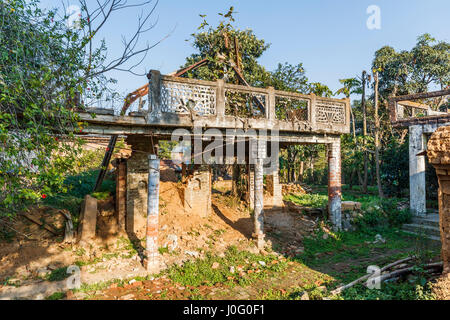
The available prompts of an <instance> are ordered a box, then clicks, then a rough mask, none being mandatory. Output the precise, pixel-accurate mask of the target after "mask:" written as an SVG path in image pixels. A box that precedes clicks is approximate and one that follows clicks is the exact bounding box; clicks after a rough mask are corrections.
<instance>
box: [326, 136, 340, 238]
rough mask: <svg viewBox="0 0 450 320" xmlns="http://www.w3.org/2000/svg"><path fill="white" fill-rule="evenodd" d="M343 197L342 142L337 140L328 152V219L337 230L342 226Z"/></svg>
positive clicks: (330, 145)
mask: <svg viewBox="0 0 450 320" xmlns="http://www.w3.org/2000/svg"><path fill="white" fill-rule="evenodd" d="M341 195H342V191H341V140H340V138H336V140H335V141H334V142H333V143H331V144H329V150H328V218H329V219H330V221H331V223H332V224H333V227H334V229H335V230H340V229H341V226H342V219H341V202H342V201H341Z"/></svg>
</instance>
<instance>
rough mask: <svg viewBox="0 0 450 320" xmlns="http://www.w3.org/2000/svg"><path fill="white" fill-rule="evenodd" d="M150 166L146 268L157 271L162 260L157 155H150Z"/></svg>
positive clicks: (152, 271) (153, 271) (150, 271)
mask: <svg viewBox="0 0 450 320" xmlns="http://www.w3.org/2000/svg"><path fill="white" fill-rule="evenodd" d="M148 167H149V170H148V201H147V203H148V205H147V232H146V237H147V239H146V248H145V250H146V268H147V271H148V272H149V273H157V272H159V269H160V261H159V252H158V217H159V159H158V157H157V156H156V155H153V154H152V155H149V156H148Z"/></svg>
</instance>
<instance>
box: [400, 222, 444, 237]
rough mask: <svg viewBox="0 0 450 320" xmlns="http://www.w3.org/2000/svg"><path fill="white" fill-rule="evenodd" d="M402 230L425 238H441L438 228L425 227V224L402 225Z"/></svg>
mask: <svg viewBox="0 0 450 320" xmlns="http://www.w3.org/2000/svg"><path fill="white" fill-rule="evenodd" d="M402 229H403V230H404V231H409V232H414V233H416V234H418V235H426V236H434V237H440V236H441V232H440V230H439V227H436V226H430V225H425V224H417V223H410V224H404V225H403V228H402Z"/></svg>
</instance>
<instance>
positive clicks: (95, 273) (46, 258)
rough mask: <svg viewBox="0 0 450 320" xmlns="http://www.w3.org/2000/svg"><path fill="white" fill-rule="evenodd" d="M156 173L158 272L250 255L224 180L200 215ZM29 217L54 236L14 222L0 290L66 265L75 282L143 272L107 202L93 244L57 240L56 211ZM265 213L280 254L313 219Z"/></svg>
mask: <svg viewBox="0 0 450 320" xmlns="http://www.w3.org/2000/svg"><path fill="white" fill-rule="evenodd" d="M162 176H163V177H162V182H161V185H160V233H159V247H160V253H161V256H162V262H163V267H168V266H171V265H173V264H179V265H181V264H183V263H184V262H185V261H187V260H191V259H196V258H198V257H202V256H204V254H205V253H206V252H212V253H213V254H217V255H223V253H224V252H225V250H226V248H227V247H229V246H236V247H237V248H239V249H241V250H248V251H252V252H256V251H258V250H257V249H256V247H255V245H254V242H253V240H252V236H251V235H252V232H253V221H252V217H251V215H250V212H249V210H248V208H246V207H245V206H244V204H243V203H242V202H238V201H235V200H234V199H233V198H231V197H230V196H228V195H227V191H228V190H229V189H231V181H218V182H217V184H216V185H214V190H213V196H212V212H211V214H210V216H209V217H208V218H201V217H199V216H196V215H193V214H187V213H185V211H184V209H183V206H182V202H181V196H180V192H179V186H178V183H177V182H175V181H176V176H175V174H174V172H173V170H166V172H163V173H162ZM32 213H33V215H34V216H36V217H37V219H39V220H40V221H45V223H46V224H47V225H51V226H54V227H55V229H57V230H59V231H60V232H61V235H59V236H55V235H53V234H52V233H50V232H48V231H47V230H45V229H44V228H42V227H41V226H38V225H37V224H35V223H33V222H31V221H29V220H27V219H25V218H23V217H21V218H18V219H17V221H16V222H15V226H14V228H15V229H16V230H17V231H19V232H18V233H17V234H16V237H15V239H13V241H11V242H2V243H1V245H0V290H1V287H2V286H8V285H16V286H23V285H28V284H33V283H39V282H40V281H43V280H44V279H46V277H47V278H48V276H49V275H50V274H51V273H52V272H53V271H55V270H58V269H60V268H66V267H67V266H69V265H74V264H76V265H79V266H81V271H82V281H83V282H86V283H95V282H99V281H107V280H111V279H126V278H130V277H133V276H137V275H144V274H145V269H144V268H143V267H142V256H143V255H142V254H143V247H144V245H145V239H141V241H134V242H133V241H130V240H129V239H128V237H127V235H126V234H120V233H117V228H116V226H115V223H114V221H113V220H114V219H113V214H114V202H113V201H112V199H108V200H104V201H99V214H98V224H97V228H98V230H97V233H98V239H97V240H96V241H93V242H92V243H90V244H89V245H88V246H86V245H85V246H79V245H77V244H72V243H65V242H63V236H62V235H63V231H62V230H63V229H64V218H63V217H62V215H61V214H59V213H58V211H57V210H55V209H50V208H36V209H34V210H32ZM265 214H266V223H265V228H266V233H267V240H268V244H269V245H271V244H272V245H273V248H274V249H275V250H276V251H277V252H279V253H283V254H288V255H289V254H291V255H294V254H298V253H300V252H302V250H303V247H302V245H301V241H302V238H303V237H304V236H306V235H308V234H310V233H311V232H312V230H313V228H314V227H315V225H316V223H315V220H316V219H315V218H314V217H311V218H308V217H306V216H303V215H299V214H298V213H297V212H295V210H294V211H292V210H289V209H288V208H284V209H281V210H280V209H279V210H274V211H271V210H266V212H265ZM105 271H108V272H105Z"/></svg>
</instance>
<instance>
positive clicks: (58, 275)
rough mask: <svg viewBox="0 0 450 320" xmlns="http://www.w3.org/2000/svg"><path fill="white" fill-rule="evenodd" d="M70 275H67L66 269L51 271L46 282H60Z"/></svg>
mask: <svg viewBox="0 0 450 320" xmlns="http://www.w3.org/2000/svg"><path fill="white" fill-rule="evenodd" d="M69 276H70V274H68V273H67V267H62V268H58V269H55V270H52V272H51V273H50V274H49V275H48V276H47V277H46V280H48V281H61V280H64V279H66V278H68V277H69Z"/></svg>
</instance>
